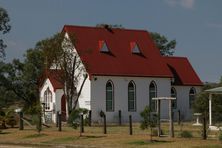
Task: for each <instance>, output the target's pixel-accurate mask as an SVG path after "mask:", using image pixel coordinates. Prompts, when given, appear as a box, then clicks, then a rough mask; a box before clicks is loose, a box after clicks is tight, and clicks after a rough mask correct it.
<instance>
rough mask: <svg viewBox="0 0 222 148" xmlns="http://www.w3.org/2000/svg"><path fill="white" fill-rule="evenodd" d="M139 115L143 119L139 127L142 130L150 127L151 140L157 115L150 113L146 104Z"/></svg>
mask: <svg viewBox="0 0 222 148" xmlns="http://www.w3.org/2000/svg"><path fill="white" fill-rule="evenodd" d="M140 116H141V117H142V119H143V120H142V122H141V124H140V128H141V129H142V130H145V129H150V141H152V137H153V134H152V133H153V128H154V127H156V125H157V115H156V114H153V113H152V110H151V108H150V107H149V106H146V107H145V109H144V110H143V111H142V112H141V113H140Z"/></svg>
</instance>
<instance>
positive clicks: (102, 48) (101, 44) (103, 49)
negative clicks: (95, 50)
mask: <svg viewBox="0 0 222 148" xmlns="http://www.w3.org/2000/svg"><path fill="white" fill-rule="evenodd" d="M99 50H100V52H109V48H108V46H107V44H106V42H105V41H104V40H101V41H99Z"/></svg>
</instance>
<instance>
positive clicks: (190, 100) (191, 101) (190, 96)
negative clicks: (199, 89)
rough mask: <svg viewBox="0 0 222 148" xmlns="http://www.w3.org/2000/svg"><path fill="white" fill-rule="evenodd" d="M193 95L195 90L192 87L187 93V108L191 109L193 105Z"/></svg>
mask: <svg viewBox="0 0 222 148" xmlns="http://www.w3.org/2000/svg"><path fill="white" fill-rule="evenodd" d="M195 95H196V90H195V88H193V87H192V88H191V89H190V92H189V107H190V108H192V105H193V103H194V98H195Z"/></svg>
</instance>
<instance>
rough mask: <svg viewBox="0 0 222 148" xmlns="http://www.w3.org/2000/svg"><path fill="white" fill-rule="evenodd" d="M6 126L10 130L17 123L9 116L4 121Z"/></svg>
mask: <svg viewBox="0 0 222 148" xmlns="http://www.w3.org/2000/svg"><path fill="white" fill-rule="evenodd" d="M6 124H7V125H10V126H11V128H13V127H14V126H15V125H16V124H17V121H16V119H15V117H14V116H9V117H8V118H7V119H6Z"/></svg>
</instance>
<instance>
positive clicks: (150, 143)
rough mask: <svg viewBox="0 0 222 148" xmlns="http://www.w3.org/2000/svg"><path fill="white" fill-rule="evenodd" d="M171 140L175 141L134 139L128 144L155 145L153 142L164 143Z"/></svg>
mask: <svg viewBox="0 0 222 148" xmlns="http://www.w3.org/2000/svg"><path fill="white" fill-rule="evenodd" d="M171 142H174V141H164V140H152V141H150V140H147V141H144V140H138V141H132V142H129V143H128V144H132V145H153V144H163V143H171Z"/></svg>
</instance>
